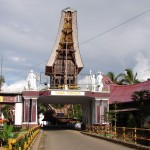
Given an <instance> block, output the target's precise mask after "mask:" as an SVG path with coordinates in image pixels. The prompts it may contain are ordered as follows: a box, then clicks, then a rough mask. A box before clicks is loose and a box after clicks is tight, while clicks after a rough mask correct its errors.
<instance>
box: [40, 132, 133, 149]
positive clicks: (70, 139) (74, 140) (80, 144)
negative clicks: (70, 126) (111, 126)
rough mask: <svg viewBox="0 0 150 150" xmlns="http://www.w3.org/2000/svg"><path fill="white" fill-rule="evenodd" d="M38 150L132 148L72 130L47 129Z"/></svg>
mask: <svg viewBox="0 0 150 150" xmlns="http://www.w3.org/2000/svg"><path fill="white" fill-rule="evenodd" d="M43 132H44V136H43V138H42V140H41V143H40V150H133V149H132V148H128V147H124V146H122V145H117V144H114V143H111V142H108V141H105V140H101V139H97V138H93V137H90V136H86V135H83V134H82V133H80V132H78V131H74V130H47V131H43Z"/></svg>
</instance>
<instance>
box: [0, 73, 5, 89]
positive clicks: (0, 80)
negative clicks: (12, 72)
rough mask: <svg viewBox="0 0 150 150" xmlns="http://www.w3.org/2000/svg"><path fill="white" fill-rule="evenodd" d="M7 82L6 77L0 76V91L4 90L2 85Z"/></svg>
mask: <svg viewBox="0 0 150 150" xmlns="http://www.w3.org/2000/svg"><path fill="white" fill-rule="evenodd" d="M4 83H5V78H4V77H3V76H0V91H2V85H3V84H4Z"/></svg>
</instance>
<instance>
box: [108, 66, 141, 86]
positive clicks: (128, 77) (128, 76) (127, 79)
mask: <svg viewBox="0 0 150 150" xmlns="http://www.w3.org/2000/svg"><path fill="white" fill-rule="evenodd" d="M125 72H126V73H120V74H119V75H117V76H116V75H115V74H114V72H108V73H107V76H108V77H109V78H110V79H111V81H112V82H113V83H116V84H119V85H128V84H136V83H139V81H138V79H137V78H136V77H137V73H136V74H135V75H134V73H133V71H132V69H130V68H126V69H125Z"/></svg>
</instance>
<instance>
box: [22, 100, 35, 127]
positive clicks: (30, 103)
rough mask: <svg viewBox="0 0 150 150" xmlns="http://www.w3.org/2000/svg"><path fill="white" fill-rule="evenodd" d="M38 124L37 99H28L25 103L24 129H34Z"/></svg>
mask: <svg viewBox="0 0 150 150" xmlns="http://www.w3.org/2000/svg"><path fill="white" fill-rule="evenodd" d="M37 124H38V120H37V98H26V99H24V102H23V123H22V125H23V126H24V127H27V128H29V127H32V126H35V125H37Z"/></svg>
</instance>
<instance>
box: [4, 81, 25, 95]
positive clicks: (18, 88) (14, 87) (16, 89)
mask: <svg viewBox="0 0 150 150" xmlns="http://www.w3.org/2000/svg"><path fill="white" fill-rule="evenodd" d="M25 85H26V81H25V80H20V81H18V82H16V83H14V84H11V85H7V84H6V83H5V84H4V85H3V86H2V91H3V92H10V93H11V92H12V93H20V92H22V91H23V90H24V86H25Z"/></svg>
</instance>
